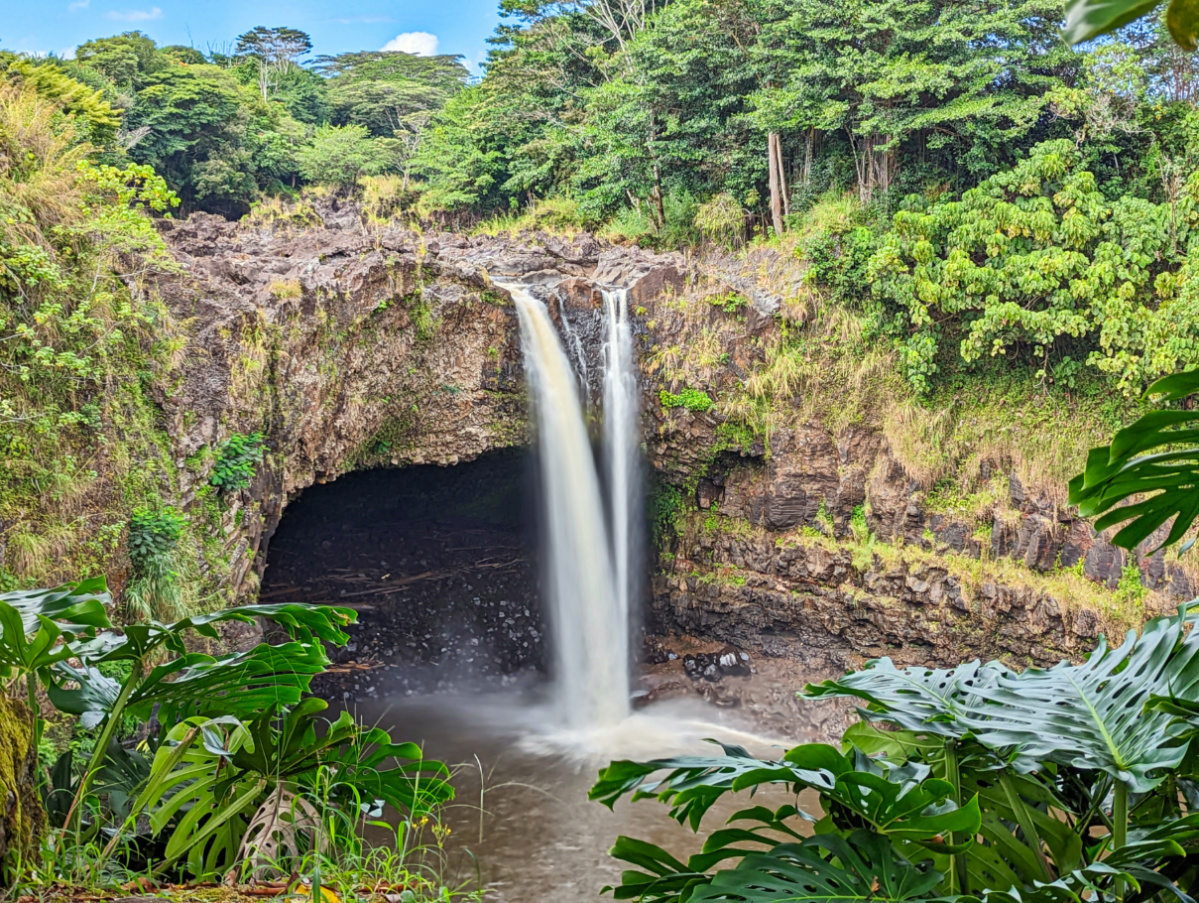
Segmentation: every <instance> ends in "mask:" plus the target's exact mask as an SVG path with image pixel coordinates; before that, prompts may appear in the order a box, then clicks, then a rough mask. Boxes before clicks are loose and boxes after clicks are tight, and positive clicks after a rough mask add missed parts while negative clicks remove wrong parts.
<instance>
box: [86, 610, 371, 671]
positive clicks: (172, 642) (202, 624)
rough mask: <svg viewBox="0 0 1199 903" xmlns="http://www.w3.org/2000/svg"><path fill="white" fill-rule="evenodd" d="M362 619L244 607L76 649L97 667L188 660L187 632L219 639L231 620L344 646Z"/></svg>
mask: <svg viewBox="0 0 1199 903" xmlns="http://www.w3.org/2000/svg"><path fill="white" fill-rule="evenodd" d="M357 617H358V615H357V613H356V612H354V611H352V610H351V609H348V608H334V607H332V606H329V605H296V604H281V605H243V606H242V607H240V608H227V609H224V610H222V611H216V612H212V613H211V614H206V615H196V616H194V617H190V618H183V619H182V620H179V621H175V622H174V623H171V624H161V623H159V622H158V621H148V622H145V623H139V624H129V625H127V626H126V627H124V628H123V630H122V632H121V633H119V634H118V633H103V634H101V635H100V636H98V637H96V638H95V639H93V640H90V641H88V642H85V643H81V644H77V645H76V652H77V654H78V656H79V657H80V658H85V659H87V660H89V661H90V662H92V663H93V664H95V663H100V662H113V661H144V660H145V659H147V658H148V657H149V656H150V655H151V653H153V652H156V651H157V650H158V649H161V648H164V647H165V648H166V649H169V650H170V651H172V652H174V653H176V654H178V655H186V654H187V652H188V649H187V646H186V637H187V634H188V633H197V634H199V635H200V636H204V637H208V638H210V639H218V638H219V636H220V635H219V634H218V632H217V628H216V625H217V624H221V623H227V622H229V621H240V622H244V623H254V622H255V621H256V620H257V619H258V618H266V619H267V620H269V621H274V622H275V623H276V624H279V625H280V626H282V627H283V628H284V629H286V630H287V631H288V633H289V634H290V635H291V636H292V638H293V639H299V640H302V641H306V640H312V639H317V640H321V641H323V642H326V643H332V644H333V645H344V644H345V643H346V641H347V640H349V635H348V634H347V633H346V632H345V631H344V630H342V628H343V627H344V626H346V625H347V624H352V623H354V621H355V620H356V619H357Z"/></svg>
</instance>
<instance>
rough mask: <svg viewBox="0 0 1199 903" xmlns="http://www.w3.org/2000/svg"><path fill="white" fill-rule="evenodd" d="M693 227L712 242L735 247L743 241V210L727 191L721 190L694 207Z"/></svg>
mask: <svg viewBox="0 0 1199 903" xmlns="http://www.w3.org/2000/svg"><path fill="white" fill-rule="evenodd" d="M695 228H697V229H699V232H700V234H701V235H702V236H703V237H704V238H706V239H707V240H708V241H710V242H713V243H714V244H718V245H722V246H724V247H726V248H735V247H738V246H739V245H741V244H742V243H743V242H744V241H745V211H744V210H743V209H742V208H741V204H740V203H739V202H738V201H737V199H736V198H735V197H733V196H732V195H731V194H729V193H728V192H723V191H722V192H721V193H720V194H718V195H716V196H715V197H714V198H712V200H710V201H708V202H707V203H704V204H700V205H699V206H698V207H697V208H696V209H695Z"/></svg>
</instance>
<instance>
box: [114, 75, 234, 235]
mask: <svg viewBox="0 0 1199 903" xmlns="http://www.w3.org/2000/svg"><path fill="white" fill-rule="evenodd" d="M244 93H245V92H244V89H242V88H240V87H239V86H238V84H237V82H235V81H234V80H233V78H232V77H231V76H230V74H229V73H228V72H226V71H225V70H224V69H220V68H218V67H216V66H208V65H205V66H172V67H167V68H164V69H162V70H159V71H157V72H156V73H154V75H153V76H151V77H150V78H148V79H147V83H146V86H145V87H144V88H142V90H141V91H139V92H138V93H137V95H136V98H135V99H136V102H135V104H134V107H133V109H132V110H131V111H130V113H129V115H128V117H127V118H128V126H129V127H130V128H139V127H141V128H146V129H148V132H147V134H146V135H145V137H144V138H142V140H141V141H139V142H138V143H137V144H136V145H135V146H134V147H132V148H131V149H130V152H129V153H130V156H131V157H133V159H135V160H136V161H137V162H139V163H148V164H150V165H152V166H153V167H154V168H155V169H157V170H158V171H159V172H160V173H162V175H163V176H164V177H165V178H166V180H167V182H168V183H169V184H170V185H171V187H172V188H174V189H175V190H176V191H177V192H178V193H179V195H180V197H181V198H183V201H184V203H185V204H187V205H189V206H195V205H197V204H202V205H204V206H205V207H206V209H210V210H213V211H215V212H220V213H226V214H236V215H240V214H241V213H245V212H247V211H248V210H249V202H250V201H251V200H252V199H253V194H254V179H253V165H254V161H253V160H252V159H250V158H249V157H247V156H246V155H244V154H242V153H241V152H240V150H239V149H240V148H241V146H242V142H243V140H244V138H245V135H246V127H247V123H248V120H249V110H248V104H247V103H246V98H245V96H244ZM250 96H251V97H253V95H252V94H251V95H250ZM197 167H200V168H199V169H198V170H197ZM205 202H208V203H205Z"/></svg>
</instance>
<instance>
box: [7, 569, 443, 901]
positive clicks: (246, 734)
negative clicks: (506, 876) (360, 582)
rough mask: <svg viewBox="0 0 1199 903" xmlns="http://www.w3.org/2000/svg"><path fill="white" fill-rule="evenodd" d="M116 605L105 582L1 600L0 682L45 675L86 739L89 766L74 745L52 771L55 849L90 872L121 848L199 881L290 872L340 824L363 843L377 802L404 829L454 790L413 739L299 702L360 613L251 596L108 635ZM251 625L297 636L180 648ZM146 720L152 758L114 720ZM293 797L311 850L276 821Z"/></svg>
mask: <svg viewBox="0 0 1199 903" xmlns="http://www.w3.org/2000/svg"><path fill="white" fill-rule="evenodd" d="M110 604H111V600H110V599H109V597H108V594H107V592H106V591H105V586H104V581H103V580H94V581H86V582H84V583H80V584H77V585H74V586H65V587H60V588H58V589H56V590H35V591H28V592H21V593H9V594H6V595H3V596H0V673H2V676H6V677H23V678H25V680H26V682H27V684H28V691H29V695H30V699H34V697H35V689H36V687H37V685H38V684H39V683H44V684H45V686H46V690H47V693H48V696H49V699H50V701H51V702H52V703H53V704H54V705H55V706H56V707H58V709H59V710H60V711H62V712H65V713H68V714H71V715H75V716H78V717H79V724H80V726H81V727H82V728H83V729H84V730H85V731H89V732H91V736H90V737H89V738H88V742H85V743H82V744H80V745H79V750H80V751H81V752H82V751H85V750H86V751H87V752H88V754H89V757H90V761H89V763H88V764H87V767H86V768H85V769H83V770H82V771H81V772H80V771H78V770H77V769H75V768H74V767H73V766H72V756H73V753H72V752H68V753H67V754H66V755H65V756H63V757H62V758H61V759H60V760H59V761H58V762H57V763H56V764H55V766H54V768H53V770H52V775H51V779H50V784H49V787H48V792H47V796H46V799H47V804H48V806H49V807H50V808H51V810H52V813H53V816H54V817H53V823H54V824H55V825H56V826H57V828H58V830H59V831H60V832H61V836H60V837H58V838H57V839H55V840H52V841H51V845H52V847H53V848H54V849H58V848H59V847H60V846H62V845H63V844H67V845H70V844H74V845H75V846H74V847H73V849H74V855H76V856H80V855H86V857H87V860H88V867H89V868H92V869H94V870H95V871H99V870H100V869H102V868H103V867H104V864H105V863H106V862H107V861H108V860H109V859H110V858H111V857H113V856H114V855H116V856H121V857H123V856H125V855H126V854H128V855H129V856H131V857H141V856H144V855H146V851H147V850H151V849H157V850H158V851H159V852H158V854H157V855H155V856H153V857H152V858H153V862H154V871H155V873H156V874H160V875H161V874H170V875H175V874H179V872H180V871H181V870H182V871H184V872H190V873H191V874H194V875H195V876H198V877H207V876H213V875H219V874H224V873H225V872H226V871H227V870H228V869H229V868H231V867H235V866H239V865H240V864H241V863H243V862H245V863H247V864H248V865H249V866H250V867H252V868H254V869H258V868H261V867H269V868H283V869H284V870H285V873H286V869H287V868H288V867H290V866H289V863H290V862H291V861H293V860H294V861H295V862H297V863H298V862H299V861H300V859H301V858H302V857H305V856H307V855H309V854H314V853H317V852H318V851H320V850H324V849H325V846H326V839H325V837H326V835H327V834H328V833H329V832H330V831H338V830H342V828H343V827H348V828H349V829H350V830H351V832H353V834H354V835H355V836H354V837H353V838H352V839H350V838H344V839H343V843H344V842H346V841H347V840H349V841H350V842H351V843H352V844H359V845H360V844H361V841H360V840H359V839H358V838H357V836H356V835H357V832H358V831H359V830H361V828H362V827H363V826H364V824H365V821H366V820H367V819H369V818H373V817H375V816H376V815H377V814H378V813H379V812H380V811H381V810H382V807H384V806H390V807H392V808H394V809H397V810H399V811H400V812H401V814H402V815H403V816H404V817H405V818H406V820H407V822H408V823H411V822H414V821H418V820H421V819H425V820H427V816H428V814H429V813H430V812H432V811H434V810H435V809H436V808H437V807H438V806H440V805H441V804H443V803H444V802H446V801H447V800H449V799H450V798H451V797H452V795H453V792H452V789H451V787H450V785H449V784H448V782H447V778H448V776H449V772H448V769H447V768H446V767H445V766H444V765H442V764H441V763H438V762H430V761H426V760H424V758H423V756H422V754H421V750H420V748H419V747H417V746H415V745H414V744H411V743H393V742H392V740H391V738H390V737H389V736H388V735H387V733H386V732H384V731H383V730H381V729H379V728H368V727H364V726H362V725H360V724H359V723H358V722H357V721H356V720H355V719H354V718H353V717H352V716H351V715H350V714H349V713H347V712H343V713H341V714H340V715H339V716H338V717H337V718H336V719H335V720H333V721H331V722H328V721H326V720H325V719H324V718H323V717H322V715H323V712H324V711H325V709H326V704H325V703H324V702H322V701H320V700H317V699H313V698H311V697H308V696H306V693H307V691H308V687H309V684H310V682H311V680H312V678H313V676H315V675H316V674H319V673H320V672H321V671H323V670H324V668H325V667H326V666H327V665H328V658H327V657H326V655H325V651H324V645H323V644H324V643H326V642H330V643H336V644H342V643H345V642H346V640H347V639H348V637H347V635H346V634H345V632H344V630H343V629H342V628H343V627H344V626H345V625H346V624H348V623H350V622H351V621H352V620H353V618H354V615H353V612H350V611H348V610H345V609H334V608H329V607H327V606H307V605H251V606H245V607H242V608H237V609H230V610H226V611H220V612H215V613H212V614H208V615H201V616H194V617H190V618H185V619H182V620H180V621H176V622H174V623H170V624H162V623H158V622H156V621H151V622H148V623H131V624H128V625H126V626H125V628H124V630H123V631H122V632H121V633H116V632H112V631H111V630H109V628H110V627H111V625H110V624H109V621H108V617H107V611H106V609H107V607H108V605H110ZM259 618H265V619H267V620H271V621H274V622H275V624H277V625H278V626H279V627H281V628H282V629H283V630H285V631H286V632H287V633H288V634H289V635H290V638H289V639H288V640H287V641H285V642H281V643H274V644H272V643H262V644H260V645H259V646H257V647H256V648H254V649H252V650H250V651H248V652H242V653H232V654H227V655H223V656H215V657H214V656H209V655H205V654H202V653H198V652H191V651H188V649H189V645H194V644H193V643H192V642H191V638H189V637H188V634H198V635H200V636H203V637H209V638H216V637H217V630H216V628H217V626H218V625H220V624H221V623H225V622H229V621H244V622H254V621H256V620H257V619H259ZM152 716H156V718H157V722H161V732H160V734H158V735H157V736H154V735H152V736H151V738H150V747H149V750H148V751H147V752H146V754H145V755H143V754H142V752H141V751H136V750H128V749H125V748H124V747H123V746H122V744H121V743H120V742H119V733H118V728H119V726H121V725H128V724H129V719H130V718H135V719H137V721H138V722H139V723H146V722H147V721H150V719H151V717H152ZM288 801H290V804H291V805H292V806H293V807H295V808H294V810H293V811H300V812H303V813H305V815H304V818H305V819H307V820H306V821H304V824H303V830H304V831H306V832H307V834H306V836H307V837H308V840H309V843H308V845H305V844H303V843H299V844H298V843H297V842H296V834H295V831H296V827H297V826H296V824H295V823H293V822H292V821H290V820H289V819H288V818H287V817H285V816H281V815H280V810H281V808H283V803H284V802H288ZM339 826H341V827H339ZM251 831H252V832H253V833H252V838H250V833H249V832H251ZM147 832H148V833H147ZM91 837H95V838H98V840H97V846H96V847H95V848H94V849H92V850H90V852H89V851H87V850H86V849H84V846H83V845H85V844H87V843H89V842H91V841H89V840H88V838H91ZM101 843H103V849H102V850H101V849H100V844H101ZM317 867H318V868H319V864H318V865H317ZM93 874H94V873H93ZM60 877H61V876H60Z"/></svg>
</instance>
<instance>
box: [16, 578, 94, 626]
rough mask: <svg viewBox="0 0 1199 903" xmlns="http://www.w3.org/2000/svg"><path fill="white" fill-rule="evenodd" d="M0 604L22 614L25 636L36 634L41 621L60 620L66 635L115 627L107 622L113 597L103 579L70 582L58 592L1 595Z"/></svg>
mask: <svg viewBox="0 0 1199 903" xmlns="http://www.w3.org/2000/svg"><path fill="white" fill-rule="evenodd" d="M0 602H3V603H4V604H6V605H9V606H11V607H12V608H13V609H14V610H15V611H16V612H17V613H18V614H19V615H20V617H21V624H22V625H23V627H24V632H25V633H26V634H30V633H33V632H35V631H36V630H37V627H38V625H39V623H40V622H41V619H42V618H49V619H50V620H52V621H57V622H58V626H59V628H60V629H61V630H62V632H63V633H65V634H68V635H75V636H77V635H79V634H81V633H85V632H87V631H89V630H93V629H96V628H105V627H111V626H112V625H111V624H109V622H108V607H109V606H110V605H112V597H111V596H110V595H109V594H108V584H107V583H106V582H105V580H104V578H103V577H94V578H92V579H91V580H81V581H80V582H79V583H68V584H66V585H64V586H59V587H56V588H55V589H32V590H22V591H20V592H15V593H0Z"/></svg>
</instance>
